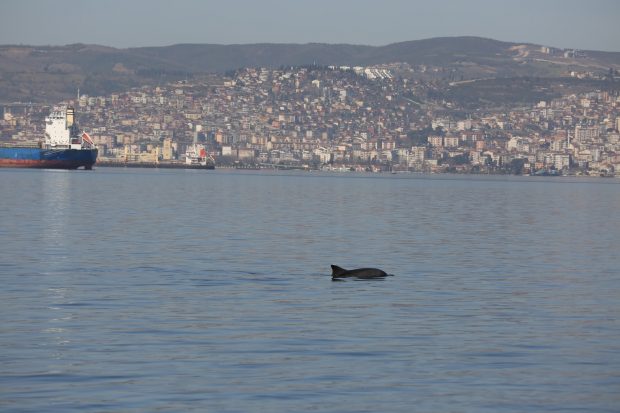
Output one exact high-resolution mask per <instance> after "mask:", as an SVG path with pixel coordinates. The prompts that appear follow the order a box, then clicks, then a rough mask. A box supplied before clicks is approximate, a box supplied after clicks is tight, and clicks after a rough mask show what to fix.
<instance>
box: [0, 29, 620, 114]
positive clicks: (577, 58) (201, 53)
mask: <svg viewBox="0 0 620 413" xmlns="http://www.w3.org/2000/svg"><path fill="white" fill-rule="evenodd" d="M394 62H403V63H408V64H410V65H412V66H421V65H424V66H432V67H437V68H441V70H436V71H435V72H437V73H440V74H439V75H437V80H445V81H450V80H467V79H475V78H510V77H519V76H537V77H558V76H562V75H565V74H566V73H568V72H569V71H571V70H574V71H580V72H583V71H591V72H605V71H608V70H609V68H610V67H611V68H614V69H616V70H619V69H620V53H609V52H590V51H579V52H577V53H575V52H574V51H565V50H559V49H553V48H543V47H541V46H538V45H528V44H516V43H507V42H500V41H496V40H491V39H484V38H478V37H443V38H433V39H425V40H416V41H408V42H402V43H394V44H390V45H387V46H378V47H377V46H360V45H348V44H318V43H310V44H246V45H214V44H180V45H173V46H165V47H143V48H129V49H116V48H111V47H105V46H97V45H84V44H74V45H68V46H11V45H6V46H0V103H6V102H14V101H22V102H24V101H26V102H27V101H35V102H54V101H58V100H61V99H66V98H67V97H70V96H73V95H75V93H76V91H77V89H78V88H80V90H81V91H82V92H83V93H87V94H90V95H102V94H108V93H111V92H114V91H119V90H123V89H126V88H129V87H133V86H139V85H146V84H154V83H164V82H167V81H170V80H175V79H183V78H188V77H191V76H193V75H196V74H202V73H223V72H226V71H228V70H232V69H238V68H241V67H271V68H277V67H280V66H297V65H310V64H317V65H347V66H356V65H359V66H368V65H376V64H386V63H394Z"/></svg>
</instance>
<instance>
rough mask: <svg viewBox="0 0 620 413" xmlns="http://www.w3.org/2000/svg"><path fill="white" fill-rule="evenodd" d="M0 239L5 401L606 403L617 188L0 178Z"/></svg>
mask: <svg viewBox="0 0 620 413" xmlns="http://www.w3.org/2000/svg"><path fill="white" fill-rule="evenodd" d="M0 245H1V247H0V280H1V282H2V288H1V290H0V410H1V411H3V412H155V411H161V412H270V413H271V412H306V411H308V412H309V411H312V412H411V411H420V412H522V411H527V412H548V411H554V412H555V411H579V412H619V411H620V257H619V255H620V252H619V247H620V180H618V179H571V178H527V177H486V176H484V177H479V176H465V177H461V176H447V175H446V176H444V175H442V176H421V175H386V174H383V175H364V174H340V175H331V174H326V173H308V172H306V173H301V172H299V173H284V172H259V171H250V172H241V171H233V170H230V171H226V170H217V171H185V170H132V169H120V168H119V169H115V168H97V169H96V170H95V171H92V172H88V171H47V170H17V169H16V170H11V169H2V170H0ZM330 264H337V265H340V266H342V267H345V268H355V267H364V266H372V267H379V268H382V269H384V270H385V271H387V272H389V273H393V274H395V276H394V277H389V278H387V279H385V280H382V281H353V280H347V281H343V282H332V281H331V278H330V273H331V271H330V267H329V266H330Z"/></svg>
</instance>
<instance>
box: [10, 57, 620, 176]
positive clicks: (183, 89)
mask: <svg viewBox="0 0 620 413" xmlns="http://www.w3.org/2000/svg"><path fill="white" fill-rule="evenodd" d="M404 69H405V70H418V71H419V70H427V68H406V67H405V68H403V66H402V65H399V64H394V65H382V66H377V67H354V68H350V67H317V66H308V67H287V68H281V69H278V70H272V69H265V68H247V69H242V70H238V71H235V72H231V73H228V74H227V76H215V75H213V76H208V77H204V78H193V79H188V80H186V81H181V82H176V83H173V84H165V85H160V86H158V87H143V88H139V89H132V90H129V91H126V92H124V93H118V94H112V95H110V96H86V95H79V96H76V97H75V98H74V99H73V100H72V101H69V102H65V103H67V104H72V105H74V106H76V108H77V112H78V113H79V120H80V124H81V126H82V127H83V128H85V129H86V131H88V133H89V134H90V136H91V137H92V138H93V140H94V141H95V143H96V144H97V145H98V147H99V148H100V162H106V161H115V162H118V161H122V162H152V163H157V162H170V161H173V160H182V158H183V157H184V156H185V154H186V151H187V150H188V148H195V147H196V145H198V146H200V147H202V148H204V149H205V150H206V151H207V152H209V153H210V154H212V155H213V157H214V158H215V159H216V161H217V162H218V164H221V165H223V164H230V165H238V166H251V167H260V166H280V167H283V166H287V167H299V168H313V169H317V168H322V169H334V170H371V171H380V170H391V171H424V172H473V173H515V174H525V173H531V174H595V175H597V176H598V175H603V176H611V175H614V174H620V134H619V132H618V130H619V128H620V97H619V96H618V94H617V92H614V91H605V90H593V91H590V92H588V93H578V94H571V95H567V96H562V97H559V98H556V99H552V100H549V101H540V102H538V103H536V104H534V105H531V106H529V107H520V108H505V107H504V108H496V109H488V108H487V109H478V110H469V109H466V108H463V107H459V105H458V103H456V102H452V101H449V100H446V98H445V97H441V96H440V94H436V95H437V97H433V96H435V95H434V94H433V93H432V88H433V87H434V86H433V85H432V84H431V83H424V82H422V81H418V80H412V79H409V78H407V77H404V76H400V75H397V74H396V73H401V72H402V71H403V70H404ZM78 93H79V92H78ZM422 94H424V96H425V99H418V98H417V97H416V96H420V95H422ZM429 97H430V98H429ZM49 110H50V108H49V107H45V106H38V105H30V104H15V105H6V106H5V107H4V114H3V118H2V120H1V121H0V132H1V138H2V141H3V142H13V143H18V142H23V141H28V142H33V141H38V140H40V138H41V137H42V134H43V130H44V124H43V117H44V116H45V115H46V114H47V112H48V111H49Z"/></svg>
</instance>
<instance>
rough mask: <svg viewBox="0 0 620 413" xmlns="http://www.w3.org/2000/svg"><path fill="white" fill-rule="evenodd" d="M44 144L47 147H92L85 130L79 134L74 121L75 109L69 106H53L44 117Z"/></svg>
mask: <svg viewBox="0 0 620 413" xmlns="http://www.w3.org/2000/svg"><path fill="white" fill-rule="evenodd" d="M45 146H46V147H49V148H68V149H93V148H94V147H95V145H94V143H93V141H92V139H91V138H90V136H88V134H87V133H86V132H83V133H82V134H80V132H79V129H78V127H77V124H76V122H75V110H74V109H73V108H72V107H70V106H59V107H54V109H53V110H52V112H51V113H50V114H49V115H48V116H46V117H45Z"/></svg>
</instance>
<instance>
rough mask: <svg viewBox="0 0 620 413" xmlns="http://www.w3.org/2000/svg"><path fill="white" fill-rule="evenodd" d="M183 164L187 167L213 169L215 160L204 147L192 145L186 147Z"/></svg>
mask: <svg viewBox="0 0 620 413" xmlns="http://www.w3.org/2000/svg"><path fill="white" fill-rule="evenodd" d="M185 164H186V165H189V166H202V167H203V168H205V169H214V168H215V160H214V159H213V157H212V156H211V155H209V153H208V152H207V150H206V149H205V147H204V146H202V145H198V144H193V145H190V146H188V147H187V150H186V152H185Z"/></svg>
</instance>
